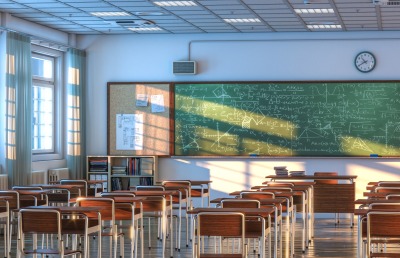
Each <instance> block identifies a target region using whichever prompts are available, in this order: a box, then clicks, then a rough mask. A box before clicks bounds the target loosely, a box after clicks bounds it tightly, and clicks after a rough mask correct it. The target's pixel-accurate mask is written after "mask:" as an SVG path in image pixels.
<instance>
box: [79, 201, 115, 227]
mask: <svg viewBox="0 0 400 258" xmlns="http://www.w3.org/2000/svg"><path fill="white" fill-rule="evenodd" d="M76 205H77V206H82V207H101V209H99V212H100V214H101V220H103V221H104V220H106V221H110V222H111V223H112V224H111V225H114V224H115V203H114V199H112V198H106V197H79V198H78V199H76ZM88 214H90V213H88ZM88 217H90V218H97V212H96V213H93V214H90V215H88Z"/></svg>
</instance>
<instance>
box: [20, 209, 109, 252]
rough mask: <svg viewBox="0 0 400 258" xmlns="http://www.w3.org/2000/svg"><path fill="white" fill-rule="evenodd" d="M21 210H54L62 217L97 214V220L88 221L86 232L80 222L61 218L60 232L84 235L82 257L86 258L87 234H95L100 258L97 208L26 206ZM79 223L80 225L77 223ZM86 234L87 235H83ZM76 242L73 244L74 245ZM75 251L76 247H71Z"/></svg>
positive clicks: (99, 231)
mask: <svg viewBox="0 0 400 258" xmlns="http://www.w3.org/2000/svg"><path fill="white" fill-rule="evenodd" d="M22 209H55V210H58V211H60V212H61V213H62V214H63V215H84V216H87V217H90V216H92V215H93V213H96V214H97V220H96V221H93V220H89V221H88V232H84V228H85V227H84V225H83V224H82V223H81V222H82V221H79V220H76V219H75V218H73V217H68V218H62V220H61V223H62V225H61V227H62V229H61V231H62V234H72V235H84V237H85V239H84V245H85V247H84V257H88V255H89V248H88V247H89V245H88V243H89V237H88V235H89V234H93V233H95V232H97V233H98V234H97V241H98V253H97V257H99V258H101V230H102V229H101V227H102V224H101V215H100V212H99V211H100V210H99V207H76V206H45V205H42V206H27V207H24V208H22ZM78 222H80V223H78ZM85 233H87V234H85ZM76 242H77V241H76V240H75V241H74V244H75V245H76ZM73 249H76V246H74V247H73Z"/></svg>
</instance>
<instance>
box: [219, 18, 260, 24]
mask: <svg viewBox="0 0 400 258" xmlns="http://www.w3.org/2000/svg"><path fill="white" fill-rule="evenodd" d="M224 21H226V22H228V23H240V22H241V23H249V22H261V21H260V19H258V18H245V19H224Z"/></svg>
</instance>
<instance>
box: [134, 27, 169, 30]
mask: <svg viewBox="0 0 400 258" xmlns="http://www.w3.org/2000/svg"><path fill="white" fill-rule="evenodd" d="M128 30H131V31H161V30H162V29H161V28H159V27H151V28H128Z"/></svg>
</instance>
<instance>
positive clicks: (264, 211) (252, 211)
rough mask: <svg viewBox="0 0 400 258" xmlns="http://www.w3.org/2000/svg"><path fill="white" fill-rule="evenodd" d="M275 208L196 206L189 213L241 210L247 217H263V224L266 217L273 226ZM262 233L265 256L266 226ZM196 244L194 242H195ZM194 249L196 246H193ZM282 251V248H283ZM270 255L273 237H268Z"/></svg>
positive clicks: (193, 223)
mask: <svg viewBox="0 0 400 258" xmlns="http://www.w3.org/2000/svg"><path fill="white" fill-rule="evenodd" d="M274 211H275V209H274V208H194V209H193V210H190V211H188V213H189V214H193V215H196V214H199V213H202V212H240V213H243V214H244V215H245V216H246V217H259V218H260V219H262V220H263V221H264V222H263V224H264V225H265V219H267V221H268V228H270V227H271V214H272V213H274ZM195 220H196V216H194V217H193V219H192V227H193V231H192V239H193V240H194V239H195V232H196V230H195V229H196V227H195V226H196V224H195ZM261 232H262V235H261V238H262V239H261V240H260V242H261V247H260V249H261V251H260V258H265V238H266V234H265V227H264V228H262V229H261ZM193 246H194V244H193ZM193 251H194V248H193ZM281 251H282V250H281ZM268 252H269V253H268V257H271V237H268Z"/></svg>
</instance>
